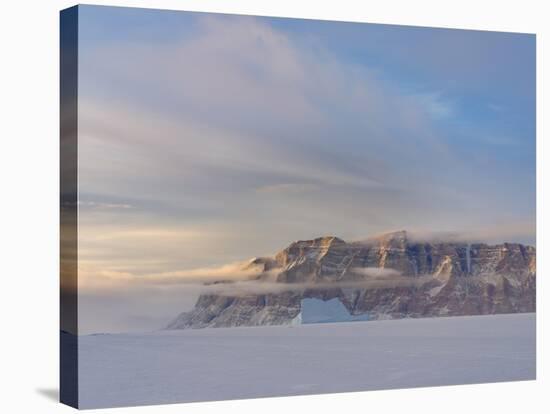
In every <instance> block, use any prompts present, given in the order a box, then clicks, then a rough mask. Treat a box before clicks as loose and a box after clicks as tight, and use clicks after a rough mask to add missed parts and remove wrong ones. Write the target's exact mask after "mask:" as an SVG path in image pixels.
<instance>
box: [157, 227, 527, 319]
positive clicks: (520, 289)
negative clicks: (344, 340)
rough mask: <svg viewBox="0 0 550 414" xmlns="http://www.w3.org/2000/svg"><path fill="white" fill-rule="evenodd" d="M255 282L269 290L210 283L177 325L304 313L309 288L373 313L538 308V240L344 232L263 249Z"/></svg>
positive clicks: (255, 263)
mask: <svg viewBox="0 0 550 414" xmlns="http://www.w3.org/2000/svg"><path fill="white" fill-rule="evenodd" d="M246 266H248V267H250V266H252V267H253V268H254V269H256V268H257V271H258V272H257V275H256V276H254V277H253V278H251V279H252V280H251V281H249V282H250V283H255V284H258V285H261V284H262V283H268V282H269V283H271V284H272V285H273V286H275V287H277V289H276V291H274V292H266V293H250V292H248V293H244V294H235V293H227V294H225V293H223V292H222V293H215V294H210V293H204V294H202V295H201V296H200V297H199V299H198V300H197V303H196V305H195V307H194V309H192V310H191V311H189V312H184V313H181V314H180V315H178V316H177V317H176V318H175V319H174V320H173V321H172V322H171V323H170V324H169V325H168V326H167V329H187V328H205V327H226V326H258V325H284V324H291V323H294V322H293V321H295V320H297V318H299V315H300V312H301V301H302V299H306V298H317V299H322V300H331V299H334V298H337V299H338V300H340V302H341V303H342V304H343V305H344V306H345V307H346V309H347V310H348V312H349V313H350V314H351V315H368V318H369V319H387V318H402V317H431V316H451V315H478V314H493V313H516V312H532V311H534V310H535V296H536V286H535V285H536V249H535V248H534V247H532V246H526V245H523V244H520V243H501V244H496V245H490V244H485V243H467V242H457V241H453V242H441V241H435V242H428V241H416V240H414V239H411V238H410V237H409V234H408V233H407V232H406V231H404V230H401V231H396V232H391V233H385V234H382V235H378V236H376V237H373V238H370V239H367V240H365V241H361V242H346V241H344V240H343V239H340V238H338V237H336V236H323V237H318V238H315V239H310V240H298V241H295V242H293V243H291V244H289V245H288V246H287V247H286V248H284V249H283V250H281V251H279V252H278V253H276V254H275V255H274V256H272V257H256V258H254V259H251V260H250V261H249V262H248V263H247V264H246V265H245V267H246Z"/></svg>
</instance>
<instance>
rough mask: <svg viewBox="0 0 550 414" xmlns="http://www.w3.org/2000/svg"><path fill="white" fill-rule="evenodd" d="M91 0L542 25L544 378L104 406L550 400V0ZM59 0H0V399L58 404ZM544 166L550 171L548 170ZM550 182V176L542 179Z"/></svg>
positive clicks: (538, 28) (183, 408) (19, 405)
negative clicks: (549, 128)
mask: <svg viewBox="0 0 550 414" xmlns="http://www.w3.org/2000/svg"><path fill="white" fill-rule="evenodd" d="M94 3H95V4H109V5H123V6H142V7H156V8H168V9H180V10H197V11H217V12H226V13H241V14H259V15H268V16H285V17H307V18H316V19H329V20H345V21H364V22H376V23H393V24H409V25H423V26H437V27H456V28H467V29H484V30H501V31H519V32H529V33H537V85H538V88H537V92H538V93H537V101H538V102H537V124H538V125H537V127H538V128H537V129H538V134H537V166H538V168H537V211H538V217H537V224H538V226H537V250H538V258H537V260H538V272H537V273H538V275H537V276H538V281H537V283H538V289H537V295H538V307H537V309H538V311H537V327H538V328H537V329H538V331H537V332H538V335H537V347H538V351H539V352H538V355H537V359H538V360H537V370H538V374H537V376H538V380H537V381H529V382H519V383H505V384H485V385H474V386H455V387H439V388H424V389H414V390H399V391H376V392H363V393H348V394H338V395H334V394H333V395H321V396H313V397H311V396H310V397H287V398H271V399H259V400H245V401H225V402H217V403H201V404H185V405H181V404H179V405H167V406H154V407H138V408H124V409H116V410H115V409H109V410H102V412H104V413H106V414H107V413H111V412H113V413H114V412H119V413H124V412H135V413H153V412H154V413H175V412H178V413H220V412H224V413H226V412H230V413H231V412H239V413H244V414H246V413H257V412H259V411H261V412H263V413H280V412H296V411H298V412H299V411H302V412H304V411H305V412H313V411H315V412H320V413H325V412H326V413H329V412H351V411H353V412H374V413H378V412H384V413H387V412H389V413H393V412H402V411H406V412H407V413H416V412H422V413H423V414H424V413H426V414H427V413H441V412H445V414H451V413H466V412H467V413H470V412H483V411H487V412H498V413H518V412H519V413H530V414H531V413H542V412H548V410H549V409H550V397H548V395H549V393H550V380H549V375H550V371H549V367H548V361H549V358H548V357H545V353H544V350H545V347H546V348H547V349H548V343H549V341H548V329H544V327H543V325H544V324H545V321H547V320H548V318H547V316H548V315H547V314H548V309H550V307H549V306H547V305H546V306H545V303H544V300H543V298H544V297H545V296H547V295H546V290H547V288H546V286H548V284H547V282H546V281H545V277H546V276H547V275H546V271H547V270H548V268H549V264H548V262H549V260H548V257H547V256H546V257H545V253H547V252H548V220H545V217H543V212H544V211H545V210H548V207H549V202H548V191H544V190H543V185H544V184H543V183H545V182H547V181H548V170H549V168H548V166H547V165H546V166H545V165H544V161H546V162H550V161H549V156H548V155H549V154H548V147H549V145H548V144H547V143H546V144H545V143H544V142H543V140H544V137H545V134H544V132H545V131H544V130H543V125H542V124H543V121H544V119H543V118H544V117H545V116H548V115H549V114H548V111H545V109H546V108H545V107H544V105H543V99H544V97H548V82H544V79H543V78H542V75H543V73H544V68H546V71H547V72H548V67H549V56H550V53H549V48H548V44H549V41H548V39H549V37H550V35H549V28H550V24H549V18H548V16H550V14H549V13H548V11H546V10H545V3H546V2H544V1H540V0H538V1H535V0H533V1H532V0H521V1H518V0H516V1H505V0H500V1H488V0H485V1H481V0H477V1H471V0H461V1H455V0H452V1H450V0H448V1H442V0H439V1H438V0H414V1H410V0H409V1H407V0H399V1H398V0H386V1H384V2H377V4H370V2H359V1H356V2H352V1H347V0H338V1H330V2H321V1H320V0H318V1H315V2H307V1H301V2H298V1H287V0H264V1H261V2H259V1H253V0H250V1H246V0H225V1H223V0H219V1H213V0H212V1H210V0H202V1H187V0H179V1H178V0H171V1H170V0H157V1H152V0H142V1H123V0H119V1H115V0H112V1H107V2H106V1H95V2H94ZM73 4H74V3H72V2H70V1H62V0H42V1H39V0H38V1H16V0H12V1H10V2H3V4H2V7H1V12H0V20H1V21H0V31H1V32H0V33H1V36H0V41H1V46H2V47H1V48H0V74H1V76H0V82H1V84H0V97H1V99H0V105H1V111H0V114H1V117H0V128H1V130H2V132H1V134H0V140H1V141H0V142H1V144H2V148H1V151H0V157H1V159H0V168H1V174H0V180H1V186H0V200H1V203H0V206H1V210H0V211H1V214H0V220H1V222H0V242H1V249H0V263H1V264H2V266H1V267H0V269H1V272H2V273H1V278H2V279H1V280H2V283H1V284H0V295H1V296H0V306H1V310H0V315H1V316H0V317H1V318H2V319H1V325H0V333H1V338H0V358H1V359H0V380H1V384H0V411H2V412H6V413H19V412H25V413H41V414H43V413H56V412H60V413H63V412H70V411H71V410H72V409H71V408H69V407H65V406H62V405H60V404H58V403H57V402H55V393H56V389H57V384H58V361H59V360H58V313H59V306H58V253H59V248H58V237H59V231H58V224H59V218H58V217H59V215H58V206H59V204H58V191H59V167H58V163H59V144H58V139H59V138H58V135H59V134H58V117H59V109H58V106H59V105H58V104H59V97H58V94H59V93H58V91H59V89H58V88H59V83H58V71H59V65H58V60H59V50H58V44H59V33H58V24H59V10H60V9H63V8H65V7H69V6H72V5H73ZM545 178H546V179H545ZM546 185H547V186H548V184H546Z"/></svg>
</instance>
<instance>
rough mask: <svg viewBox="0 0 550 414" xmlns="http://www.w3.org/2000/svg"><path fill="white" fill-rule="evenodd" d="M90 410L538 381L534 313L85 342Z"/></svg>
mask: <svg viewBox="0 0 550 414" xmlns="http://www.w3.org/2000/svg"><path fill="white" fill-rule="evenodd" d="M79 369H80V377H79V389H80V390H79V395H80V406H81V408H99V407H109V406H124V405H141V404H160V403H175V402H191V401H206V400H221V399H236V398H255V397H268V396H283V395H297V394H318V393H330V392H344V391H362V390H376V389H388V388H404V387H422V386H434V385H450V384H466V383H468V384H470V383H480V382H496V381H513V380H528V379H534V378H535V315H534V314H515V315H496V316H468V317H450V318H434V319H403V320H392V321H373V322H341V323H329V324H314V325H299V326H287V327H256V328H217V329H202V330H185V331H163V332H156V333H147V334H108V335H88V336H82V337H80V343H79Z"/></svg>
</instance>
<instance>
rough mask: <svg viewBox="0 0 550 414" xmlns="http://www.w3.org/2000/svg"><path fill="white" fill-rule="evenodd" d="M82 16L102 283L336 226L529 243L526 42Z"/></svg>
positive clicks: (531, 52) (89, 240)
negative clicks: (450, 234)
mask: <svg viewBox="0 0 550 414" xmlns="http://www.w3.org/2000/svg"><path fill="white" fill-rule="evenodd" d="M79 13H80V14H79V16H80V17H79V59H80V61H79V64H80V66H79V68H80V71H79V111H80V112H79V114H80V118H79V166H80V175H79V186H80V187H79V188H80V203H81V210H80V235H79V237H80V246H81V249H82V250H81V252H82V260H81V263H82V265H83V266H85V267H86V268H87V269H88V270H87V272H88V273H89V274H90V275H94V276H93V278H92V277H91V276H90V278H89V279H90V280H92V279H93V280H94V281H95V282H94V283H99V282H97V281H98V280H102V279H101V278H100V277H98V274H101V275H103V276H104V279H106V280H108V282H105V283H107V284H108V283H115V282H114V281H116V280H119V279H120V280H128V278H131V277H132V276H133V275H145V274H147V275H154V274H156V275H158V274H167V273H170V274H174V272H176V273H177V272H183V273H185V272H189V271H191V270H193V269H203V268H205V267H206V268H208V267H210V266H222V265H224V264H227V263H232V262H235V261H238V260H243V259H247V258H249V257H252V256H259V255H266V254H274V253H275V252H277V251H278V250H280V249H282V248H284V247H285V246H286V245H287V244H289V243H290V242H292V241H293V240H297V239H307V238H313V237H317V236H321V235H329V234H331V235H337V236H339V237H342V238H344V239H348V240H354V239H361V238H364V237H368V236H370V235H373V234H375V233H380V232H384V231H392V230H397V229H408V230H410V231H413V232H416V233H417V234H433V233H436V234H437V233H441V232H445V233H447V232H451V233H455V234H457V235H460V236H461V237H463V238H465V239H466V238H468V239H472V240H480V241H487V242H501V241H518V242H524V243H530V244H534V243H535V36H534V35H530V34H514V33H497V32H482V31H465V30H449V29H434V28H418V27H406V26H391V25H375V24H363V23H343V22H326V21H313V20H301V19H282V18H266V17H251V16H231V15H213V14H201V13H190V12H175V11H155V10H147V9H131V8H115V7H100V6H80V9H79ZM193 271H194V270H193ZM199 273H200V272H199ZM81 274H86V271H81Z"/></svg>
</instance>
